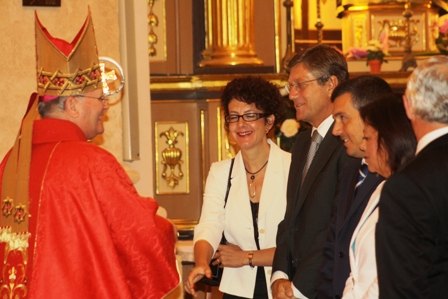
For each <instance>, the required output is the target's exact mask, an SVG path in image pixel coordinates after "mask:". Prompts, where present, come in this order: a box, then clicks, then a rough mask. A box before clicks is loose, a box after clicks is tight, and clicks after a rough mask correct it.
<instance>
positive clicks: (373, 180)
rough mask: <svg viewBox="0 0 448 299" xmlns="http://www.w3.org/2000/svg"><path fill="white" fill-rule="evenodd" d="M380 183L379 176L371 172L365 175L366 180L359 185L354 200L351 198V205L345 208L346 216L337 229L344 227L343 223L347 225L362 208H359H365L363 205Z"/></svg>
mask: <svg viewBox="0 0 448 299" xmlns="http://www.w3.org/2000/svg"><path fill="white" fill-rule="evenodd" d="M356 179H357V178H356ZM381 181H382V178H381V177H380V176H378V175H376V174H373V173H371V172H369V173H368V174H367V177H366V179H365V180H364V182H363V183H362V184H361V186H359V188H358V191H357V193H356V196H355V198H353V200H352V201H351V205H350V206H349V207H346V210H345V211H344V213H346V215H345V216H344V217H343V218H342V219H344V220H343V222H342V225H341V226H340V227H339V229H341V228H342V227H344V225H345V223H347V222H348V221H350V220H351V217H352V215H353V214H355V213H356V212H357V211H358V210H359V209H360V208H362V207H361V206H364V207H365V205H366V204H367V202H368V201H369V198H370V196H371V195H372V193H373V191H375V188H376V187H377V186H378V184H379V183H380V182H381ZM355 184H356V183H355ZM353 187H354V185H353ZM353 193H354V188H353V189H352V194H353ZM352 196H353V195H352ZM363 209H364V208H363ZM361 214H362V211H361ZM339 229H338V230H339Z"/></svg>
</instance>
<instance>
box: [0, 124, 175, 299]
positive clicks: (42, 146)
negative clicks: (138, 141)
mask: <svg viewBox="0 0 448 299" xmlns="http://www.w3.org/2000/svg"><path fill="white" fill-rule="evenodd" d="M6 159H7V158H5V160H4V161H3V162H2V164H1V165H0V176H3V170H4V165H5V161H6ZM0 188H1V185H0ZM2 204H3V205H4V203H2ZM2 208H3V206H2ZM157 208H158V205H157V203H156V202H155V201H154V200H153V199H151V198H142V197H140V196H139V195H138V194H137V192H136V190H135V188H134V186H133V185H132V182H131V181H130V179H129V178H128V176H127V174H126V173H125V172H124V170H123V168H122V167H121V165H120V164H119V163H118V162H117V161H116V159H115V158H114V157H113V156H112V155H111V154H109V153H108V152H106V151H105V150H103V149H101V148H100V147H98V146H95V145H93V144H90V143H88V142H87V141H86V140H85V137H84V135H83V133H82V132H81V130H80V129H79V128H78V127H77V126H76V125H74V124H72V123H71V122H68V121H63V120H56V119H43V120H37V121H35V123H34V131H33V148H32V159H31V173H30V199H29V207H28V210H29V211H30V213H29V214H30V218H29V232H30V237H29V240H28V244H29V245H28V250H26V251H25V252H20V251H19V250H13V248H7V247H8V246H6V244H5V242H1V243H0V256H1V258H2V260H3V263H2V264H1V265H0V267H1V272H0V275H1V278H0V279H1V287H0V297H1V298H4V296H7V297H9V296H11V295H17V297H14V298H24V297H28V298H39V299H40V298H64V299H69V298H162V297H163V296H164V295H166V294H167V293H168V292H169V291H170V290H172V289H173V288H175V287H176V286H177V285H178V283H179V274H178V272H177V268H176V259H175V235H174V231H173V226H172V225H171V223H169V222H168V221H167V220H166V219H163V218H161V217H159V216H157V215H156V210H157ZM0 217H4V216H3V214H2V215H0ZM3 232H4V228H2V233H3ZM9 244H12V243H9ZM10 247H11V246H10ZM11 297H13V296H11Z"/></svg>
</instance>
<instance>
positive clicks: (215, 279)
mask: <svg viewBox="0 0 448 299" xmlns="http://www.w3.org/2000/svg"><path fill="white" fill-rule="evenodd" d="M234 161H235V158H232V161H231V162H230V170H229V177H228V178H227V191H226V196H225V198H224V208H225V207H226V204H227V197H228V196H229V191H230V187H231V186H232V183H231V182H230V180H231V175H232V169H233V162H234ZM220 244H227V240H226V237H225V236H224V232H223V233H222V237H221V242H220ZM214 261H215V259H212V260H211V261H210V264H209V266H210V269H211V270H212V276H211V278H208V277H206V276H204V277H202V279H201V280H200V281H199V282H200V283H203V284H206V285H209V286H219V284H220V282H221V278H222V272H223V271H224V269H223V268H222V267H220V265H213V264H212V263H213V262H214Z"/></svg>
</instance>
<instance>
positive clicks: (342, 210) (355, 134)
mask: <svg viewBox="0 0 448 299" xmlns="http://www.w3.org/2000/svg"><path fill="white" fill-rule="evenodd" d="M388 93H392V89H391V88H390V86H389V84H387V82H386V81H384V80H383V79H381V78H380V77H375V76H360V77H356V78H354V79H350V80H348V81H345V82H343V83H341V84H340V85H338V87H336V89H335V90H334V91H333V94H332V96H331V100H332V101H333V118H334V121H335V122H334V126H333V132H332V133H333V135H335V136H338V137H339V138H340V139H341V140H342V142H343V144H344V146H345V150H346V152H347V154H348V155H349V156H351V157H354V158H358V159H357V160H356V162H355V163H353V164H354V165H352V163H351V164H350V166H348V167H347V168H346V169H345V173H346V174H345V175H343V177H342V180H341V183H340V184H339V186H340V188H339V191H338V194H337V197H336V208H335V210H334V214H333V218H332V221H331V226H330V230H329V233H328V236H327V243H326V246H325V251H324V262H323V264H322V269H321V274H320V277H319V283H318V296H317V297H318V298H319V299H323V298H325V299H327V298H328V299H330V298H341V297H342V291H343V290H344V286H345V281H346V280H347V278H348V276H349V274H350V263H349V244H350V240H351V237H352V234H353V231H354V230H355V228H356V226H357V225H358V222H359V219H360V218H361V215H362V213H363V211H364V209H365V207H366V205H367V202H368V201H369V198H370V195H371V194H372V192H373V191H374V190H375V188H376V187H377V185H378V184H379V183H380V182H381V181H382V178H381V177H379V176H378V175H376V174H373V173H370V172H369V171H368V170H367V165H366V164H365V162H364V161H363V160H362V161H361V159H363V158H364V154H365V153H364V151H362V150H361V148H360V146H361V143H362V140H363V137H364V134H363V129H364V123H363V121H362V119H361V115H360V114H359V109H360V108H361V107H364V106H365V105H367V104H369V103H371V102H373V101H375V100H377V99H379V98H381V96H384V95H386V94H388Z"/></svg>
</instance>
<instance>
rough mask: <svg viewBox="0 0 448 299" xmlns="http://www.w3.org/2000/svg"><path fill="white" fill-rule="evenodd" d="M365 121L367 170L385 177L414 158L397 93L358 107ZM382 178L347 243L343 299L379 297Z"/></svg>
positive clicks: (408, 126) (411, 134) (363, 146)
mask: <svg viewBox="0 0 448 299" xmlns="http://www.w3.org/2000/svg"><path fill="white" fill-rule="evenodd" d="M360 113H361V117H362V119H363V120H364V123H365V127H364V140H363V142H362V144H361V149H362V150H363V151H365V160H366V163H367V164H368V166H369V171H371V172H376V173H377V174H379V175H381V176H383V177H384V178H385V179H387V178H388V177H390V176H391V175H392V174H393V173H394V172H395V171H397V170H399V169H401V168H402V167H403V166H404V165H405V164H406V163H407V162H408V161H409V160H411V159H412V158H413V157H414V154H415V148H416V139H415V136H414V132H413V131H412V127H411V123H410V121H409V119H408V118H407V117H406V112H405V110H404V107H403V103H402V101H401V97H399V96H397V95H388V96H385V97H384V98H382V99H381V100H378V101H376V102H373V103H371V104H369V105H366V106H365V107H363V108H361V109H360ZM383 185H384V181H383V182H382V183H381V184H380V185H378V187H377V189H376V190H375V191H374V192H373V193H372V195H371V197H370V199H369V202H368V203H367V206H366V208H365V210H364V213H363V215H362V216H361V219H360V220H359V223H358V226H357V227H356V229H355V231H354V232H353V236H352V239H351V242H350V271H351V273H350V276H349V277H348V279H347V281H346V285H345V288H344V293H343V298H344V299H355V298H356V299H364V298H378V296H379V294H378V279H377V268H376V255H375V227H376V223H377V221H378V213H379V211H378V203H379V201H380V198H381V190H382V188H383Z"/></svg>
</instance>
